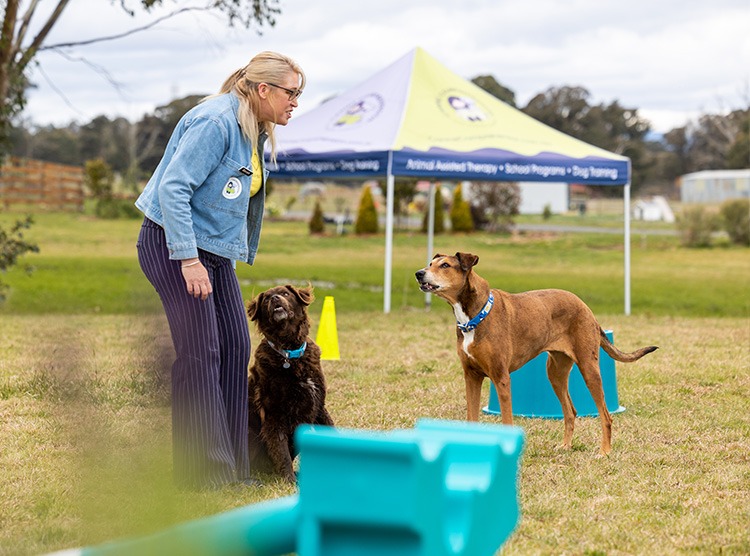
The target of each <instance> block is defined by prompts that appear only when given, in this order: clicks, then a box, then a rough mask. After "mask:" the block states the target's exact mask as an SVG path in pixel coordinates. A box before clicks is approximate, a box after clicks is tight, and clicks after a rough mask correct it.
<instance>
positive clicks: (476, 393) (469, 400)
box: [464, 369, 484, 421]
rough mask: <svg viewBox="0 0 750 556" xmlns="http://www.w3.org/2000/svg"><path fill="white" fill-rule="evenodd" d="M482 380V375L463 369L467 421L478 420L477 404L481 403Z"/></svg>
mask: <svg viewBox="0 0 750 556" xmlns="http://www.w3.org/2000/svg"><path fill="white" fill-rule="evenodd" d="M482 381H484V375H482V374H479V373H477V372H475V371H472V370H470V369H464V382H465V383H466V420H467V421H479V406H480V405H481V403H482V400H481V398H482Z"/></svg>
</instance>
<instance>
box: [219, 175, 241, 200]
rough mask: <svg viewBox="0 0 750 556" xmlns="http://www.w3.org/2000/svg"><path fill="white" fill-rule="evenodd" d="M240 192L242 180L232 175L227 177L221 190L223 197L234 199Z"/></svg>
mask: <svg viewBox="0 0 750 556" xmlns="http://www.w3.org/2000/svg"><path fill="white" fill-rule="evenodd" d="M240 193H242V182H241V181H240V180H239V179H238V178H235V177H234V176H232V177H231V178H229V180H228V181H227V183H226V185H225V186H224V190H223V191H222V192H221V194H222V195H223V196H224V198H225V199H236V198H237V197H239V196H240Z"/></svg>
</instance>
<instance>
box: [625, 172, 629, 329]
mask: <svg viewBox="0 0 750 556" xmlns="http://www.w3.org/2000/svg"><path fill="white" fill-rule="evenodd" d="M624 204H625V209H624V210H625V215H624V216H625V315H629V314H630V182H628V183H626V184H625V192H624Z"/></svg>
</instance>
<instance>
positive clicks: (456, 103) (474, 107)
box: [438, 89, 492, 124]
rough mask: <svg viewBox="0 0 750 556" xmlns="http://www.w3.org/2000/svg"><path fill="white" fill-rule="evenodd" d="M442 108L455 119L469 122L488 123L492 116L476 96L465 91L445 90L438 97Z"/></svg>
mask: <svg viewBox="0 0 750 556" xmlns="http://www.w3.org/2000/svg"><path fill="white" fill-rule="evenodd" d="M438 106H439V107H440V109H441V110H442V111H443V112H444V113H445V114H447V115H448V116H450V117H451V118H453V119H456V120H460V121H462V122H467V123H472V124H473V123H488V122H490V120H491V119H492V116H491V114H490V112H489V111H488V110H486V109H485V108H484V107H483V106H482V105H481V104H480V103H479V101H477V100H476V99H475V98H474V97H472V96H471V95H469V94H467V93H466V92H464V91H459V90H455V89H453V90H448V91H443V92H442V93H441V95H440V96H439V97H438Z"/></svg>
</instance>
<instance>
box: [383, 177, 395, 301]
mask: <svg viewBox="0 0 750 556" xmlns="http://www.w3.org/2000/svg"><path fill="white" fill-rule="evenodd" d="M394 181H395V178H394V176H393V174H388V177H387V180H386V201H385V206H386V209H385V277H384V280H383V312H384V313H386V314H387V313H390V312H391V278H392V274H393V268H392V266H393V189H394Z"/></svg>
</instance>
